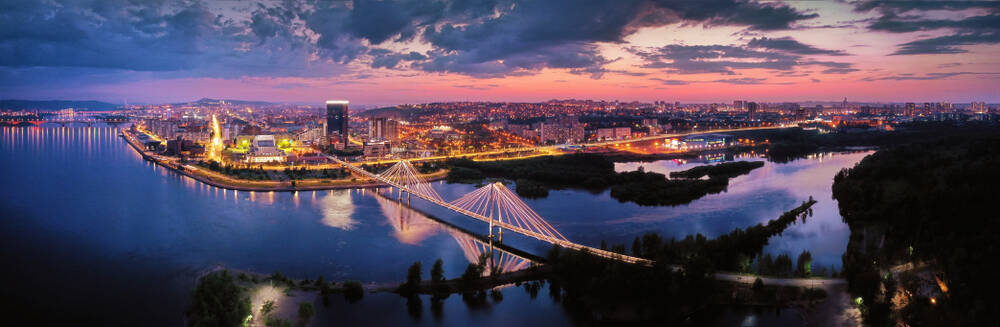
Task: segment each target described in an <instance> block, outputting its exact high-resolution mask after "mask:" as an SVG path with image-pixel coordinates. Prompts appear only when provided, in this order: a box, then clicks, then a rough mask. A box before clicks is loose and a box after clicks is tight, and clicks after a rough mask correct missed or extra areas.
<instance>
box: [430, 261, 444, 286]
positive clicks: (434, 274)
mask: <svg viewBox="0 0 1000 327" xmlns="http://www.w3.org/2000/svg"><path fill="white" fill-rule="evenodd" d="M441 281H444V262H443V261H441V258H438V259H437V260H435V261H434V266H433V267H431V282H435V283H438V282H441Z"/></svg>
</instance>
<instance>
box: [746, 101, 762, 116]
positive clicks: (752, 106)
mask: <svg viewBox="0 0 1000 327" xmlns="http://www.w3.org/2000/svg"><path fill="white" fill-rule="evenodd" d="M746 106H747V119H748V120H753V116H754V113H756V112H757V111H758V110H759V109H760V105H758V104H757V103H756V102H747V103H746Z"/></svg>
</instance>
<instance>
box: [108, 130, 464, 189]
mask: <svg viewBox="0 0 1000 327" xmlns="http://www.w3.org/2000/svg"><path fill="white" fill-rule="evenodd" d="M121 136H122V137H123V138H124V139H125V141H126V142H127V143H128V144H129V145H130V146H131V147H132V149H133V150H135V151H136V152H137V153H138V154H139V155H140V156H142V158H143V159H145V160H146V161H149V162H152V163H154V164H157V165H160V166H162V167H164V168H167V169H169V170H171V171H173V172H175V173H178V174H181V175H184V176H187V177H190V178H193V179H195V180H197V181H199V182H202V183H205V184H208V185H212V186H215V187H219V188H224V189H229V190H236V191H249V192H297V191H321V190H338V189H354V188H373V187H379V186H383V185H384V184H383V183H380V182H377V181H372V180H370V179H368V178H364V177H360V176H359V177H354V178H351V179H305V180H294V181H251V180H242V179H237V178H233V177H230V176H226V175H224V174H221V173H218V172H214V171H211V170H209V169H205V168H202V167H198V166H195V165H190V164H184V163H180V162H178V161H177V160H171V158H168V157H165V156H160V155H157V154H154V153H150V152H148V151H144V150H142V147H141V146H140V145H139V143H138V141H136V140H135V138H134V136H132V135H131V133H129V132H128V131H127V130H122V134H121ZM447 175H448V170H446V169H442V170H440V171H437V172H434V173H430V174H423V175H420V177H421V178H423V179H424V180H425V181H428V182H433V181H438V180H442V179H444V178H445V177H446V176H447Z"/></svg>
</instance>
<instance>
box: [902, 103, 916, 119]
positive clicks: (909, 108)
mask: <svg viewBox="0 0 1000 327" xmlns="http://www.w3.org/2000/svg"><path fill="white" fill-rule="evenodd" d="M916 110H917V104H916V103H913V102H907V103H906V108H905V109H903V116H907V117H913V113H914V111H916Z"/></svg>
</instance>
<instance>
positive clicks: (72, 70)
mask: <svg viewBox="0 0 1000 327" xmlns="http://www.w3.org/2000/svg"><path fill="white" fill-rule="evenodd" d="M998 82H1000V2H993V1H971V2H963V1H927V2H922V1H887V2H869V1H859V2H852V1H847V2H844V1H833V0H831V1H789V2H770V1H768V2H763V1H760V2H758V1H734V0H684V1H631V0H615V1H586V0H565V1H564V0H559V1H555V0H549V1H520V0H492V1H490V0H485V1H475V0H445V1H437V0H414V1H369V0H365V1H347V2H341V1H318V0H304V1H296V0H286V1H270V2H267V1H265V2H256V1H247V2H244V1H190V2H186V1H184V2H181V1H157V0H149V1H140V0H131V1H130V0H108V1H102V0H38V1H17V0H0V98H5V99H70V100H102V101H108V102H114V103H121V102H122V101H125V100H126V99H127V101H128V102H129V103H162V102H175V101H189V100H195V99H198V98H202V97H212V98H231V99H246V100H263V101H280V102H300V103H311V102H316V103H319V102H321V101H323V100H325V99H332V98H343V99H349V100H351V102H352V103H354V104H360V105H392V104H402V103H423V102H435V101H456V100H487V101H543V100H548V99H564V98H578V99H594V100H621V101H631V100H640V101H653V100H667V101H671V102H672V101H681V102H729V101H732V100H733V99H748V100H756V101H805V100H823V101H828V100H834V101H838V100H841V99H843V98H844V97H847V98H848V99H849V100H851V101H916V102H925V101H951V102H957V103H961V102H970V101H987V102H991V103H996V102H1000V87H998Z"/></svg>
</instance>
